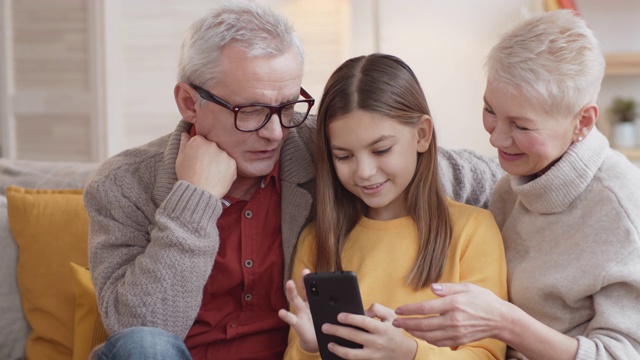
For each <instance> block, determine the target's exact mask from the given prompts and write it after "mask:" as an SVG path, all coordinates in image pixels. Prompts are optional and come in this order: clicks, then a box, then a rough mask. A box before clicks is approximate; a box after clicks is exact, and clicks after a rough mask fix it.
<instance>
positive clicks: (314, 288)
mask: <svg viewBox="0 0 640 360" xmlns="http://www.w3.org/2000/svg"><path fill="white" fill-rule="evenodd" d="M318 294H319V292H318V284H317V283H316V282H315V281H312V282H311V295H313V296H318Z"/></svg>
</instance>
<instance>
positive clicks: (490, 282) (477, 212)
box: [285, 200, 507, 359]
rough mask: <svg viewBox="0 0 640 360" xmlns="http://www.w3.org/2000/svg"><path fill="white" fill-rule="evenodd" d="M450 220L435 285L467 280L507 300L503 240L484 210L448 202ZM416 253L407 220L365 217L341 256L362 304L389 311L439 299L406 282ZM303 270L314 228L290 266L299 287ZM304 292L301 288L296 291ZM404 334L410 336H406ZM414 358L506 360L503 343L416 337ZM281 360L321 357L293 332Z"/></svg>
mask: <svg viewBox="0 0 640 360" xmlns="http://www.w3.org/2000/svg"><path fill="white" fill-rule="evenodd" d="M448 206H449V211H450V214H451V219H452V227H453V233H452V239H451V246H450V248H449V252H448V255H447V263H446V265H445V270H444V273H443V275H442V278H441V279H440V281H439V282H453V283H458V282H469V283H474V284H476V285H479V286H482V287H484V288H487V289H489V290H491V291H493V292H494V293H495V294H497V295H498V296H500V297H501V298H503V299H506V298H507V285H506V283H507V280H506V275H507V271H506V262H505V256H504V248H503V245H502V237H501V236H500V231H499V230H498V227H497V226H496V223H495V221H494V219H493V217H492V215H491V213H489V212H488V211H486V210H483V209H479V208H476V207H472V206H469V205H465V204H461V203H458V202H455V201H453V200H449V201H448ZM417 253H418V241H417V229H416V226H415V223H414V222H413V220H412V219H411V217H403V218H400V219H394V220H389V221H375V220H371V219H368V218H365V217H363V218H362V219H361V220H360V221H359V222H358V224H357V225H356V227H355V228H354V229H353V231H352V232H351V234H350V236H349V239H348V240H347V242H346V244H345V247H344V250H343V253H342V265H343V268H344V270H351V271H354V272H355V273H356V274H357V276H358V282H359V284H360V292H361V294H362V303H363V306H364V308H365V309H366V308H368V307H369V306H371V304H372V303H379V304H382V305H385V306H387V307H389V308H391V309H395V308H397V307H398V306H400V305H404V304H409V303H414V302H420V301H424V300H427V299H434V298H437V295H435V294H433V292H431V289H430V287H426V288H423V289H421V290H419V291H416V290H414V289H413V287H411V286H409V285H407V284H406V281H405V278H406V275H407V274H408V273H409V271H410V270H411V268H412V267H413V264H414V262H415V257H416V254H417ZM304 268H309V269H310V270H311V271H314V269H315V226H314V225H313V224H311V225H309V226H308V227H307V228H306V229H305V230H304V231H303V232H302V234H301V235H300V239H299V241H298V245H297V248H296V253H295V258H294V263H293V273H292V275H293V279H294V280H295V281H296V284H300V275H301V272H302V270H303V269H304ZM298 291H299V292H304V289H300V288H299V289H298ZM407 336H409V337H411V335H409V334H408V333H407ZM416 341H417V343H418V351H417V353H416V357H415V358H416V359H504V357H505V355H504V354H505V345H504V344H503V343H501V342H499V341H497V340H494V339H485V340H482V341H478V342H475V343H471V344H468V345H465V346H461V347H459V348H457V349H452V348H447V347H444V348H443V347H436V346H434V345H431V344H429V343H427V342H426V341H424V340H421V339H416ZM285 359H320V354H319V353H316V354H309V353H306V352H304V351H303V350H302V348H301V347H300V345H299V341H298V336H297V334H296V332H295V331H294V330H293V329H291V330H290V332H289V346H288V348H287V352H286V354H285Z"/></svg>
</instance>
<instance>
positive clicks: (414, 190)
mask: <svg viewBox="0 0 640 360" xmlns="http://www.w3.org/2000/svg"><path fill="white" fill-rule="evenodd" d="M355 110H363V111H367V112H370V113H375V114H380V115H383V116H386V117H390V118H393V119H397V120H398V121H399V122H401V123H403V124H405V125H409V126H414V127H415V126H417V124H418V121H419V119H420V118H421V117H422V116H423V115H429V116H431V113H430V111H429V106H428V104H427V100H426V97H425V95H424V92H423V91H422V88H421V86H420V83H419V82H418V79H417V78H416V76H415V74H414V73H413V71H412V70H411V68H409V66H408V65H407V64H405V63H404V62H403V61H402V60H400V59H398V58H397V57H395V56H391V55H386V54H371V55H368V56H360V57H356V58H353V59H350V60H347V61H346V62H344V63H343V64H342V65H341V66H340V67H338V69H336V70H335V71H334V72H333V74H332V75H331V77H330V78H329V80H328V82H327V85H326V86H325V88H324V93H323V95H322V100H321V101H320V108H319V110H318V117H317V119H318V128H317V132H316V170H317V179H316V180H317V183H316V187H317V189H316V190H317V191H316V196H317V220H316V239H317V242H316V244H317V252H316V270H317V271H336V270H342V263H341V256H340V255H341V254H342V249H343V248H344V244H345V242H346V239H347V237H348V236H349V234H350V233H351V230H353V228H354V227H355V225H356V224H357V222H358V221H359V220H360V218H361V217H362V216H363V214H365V212H366V210H367V206H366V204H365V203H364V202H363V201H362V200H361V199H360V198H358V197H357V196H355V195H353V194H352V193H351V192H349V191H348V190H347V189H345V187H344V186H342V184H341V183H340V180H339V179H338V176H337V175H336V170H335V167H334V164H333V156H332V153H331V147H330V141H329V137H328V125H329V123H330V122H331V121H332V120H333V119H335V118H337V117H340V116H342V115H346V114H348V113H350V112H352V111H355ZM417 161H418V163H417V165H416V172H415V174H414V176H413V179H412V180H411V182H410V183H409V185H408V190H407V191H406V192H405V196H406V199H405V203H406V204H407V207H408V209H407V210H408V212H409V214H410V215H411V217H412V218H413V220H414V222H415V223H416V226H417V230H418V237H419V243H420V245H419V250H418V254H417V257H416V261H415V264H414V266H413V269H412V270H411V272H410V273H409V274H407V278H406V279H407V283H408V284H411V285H412V286H413V287H414V288H416V289H419V288H422V287H426V286H428V285H430V284H431V283H433V282H436V281H438V279H439V278H440V277H441V276H442V272H443V271H444V264H445V261H446V257H447V251H448V248H449V244H450V242H451V220H450V217H449V210H448V208H447V205H446V200H445V196H444V193H443V191H442V185H441V184H440V178H439V175H438V164H437V145H436V136H435V133H434V134H433V135H432V138H431V143H430V144H429V147H428V149H427V151H426V152H424V153H419V154H418V160H417Z"/></svg>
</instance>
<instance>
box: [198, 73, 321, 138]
mask: <svg viewBox="0 0 640 360" xmlns="http://www.w3.org/2000/svg"><path fill="white" fill-rule="evenodd" d="M189 86H191V87H192V88H193V89H194V90H195V91H196V92H197V93H198V95H200V97H202V98H203V99H205V100H207V101H210V102H212V103H214V104H216V105H219V106H222V107H223V108H225V109H228V110H230V111H232V112H233V116H234V119H233V122H234V125H235V127H236V129H238V130H240V131H243V132H251V131H258V130H260V129H262V128H263V127H264V126H265V125H266V124H267V123H268V122H269V119H271V117H272V116H273V114H277V115H278V118H279V119H280V125H282V127H284V128H287V129H289V128H294V127H296V126H299V125H301V124H302V123H303V122H304V121H305V120H306V119H307V116H308V115H309V111H311V108H312V107H313V104H314V103H315V102H316V101H315V99H314V98H312V97H311V95H310V94H309V93H308V92H307V91H306V90H305V89H303V88H300V96H302V97H303V98H304V99H303V100H296V101H291V102H288V103H285V104H282V105H278V106H271V105H263V104H249V105H238V106H233V105H231V104H230V103H229V102H227V101H225V100H223V99H222V98H219V97H217V96H216V95H214V94H212V93H211V92H209V91H207V90H205V89H203V88H201V87H200V86H198V85H195V84H189ZM296 113H298V114H296Z"/></svg>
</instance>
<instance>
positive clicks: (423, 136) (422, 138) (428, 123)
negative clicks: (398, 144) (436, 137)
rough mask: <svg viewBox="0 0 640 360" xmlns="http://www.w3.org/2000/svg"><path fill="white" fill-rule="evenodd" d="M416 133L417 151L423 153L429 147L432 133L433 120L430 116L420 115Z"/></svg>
mask: <svg viewBox="0 0 640 360" xmlns="http://www.w3.org/2000/svg"><path fill="white" fill-rule="evenodd" d="M416 133H417V135H418V152H420V153H423V152H425V151H427V149H428V148H429V144H431V136H432V135H433V120H432V119H431V116H429V115H422V116H421V117H420V120H419V123H418V127H417V128H416Z"/></svg>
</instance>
